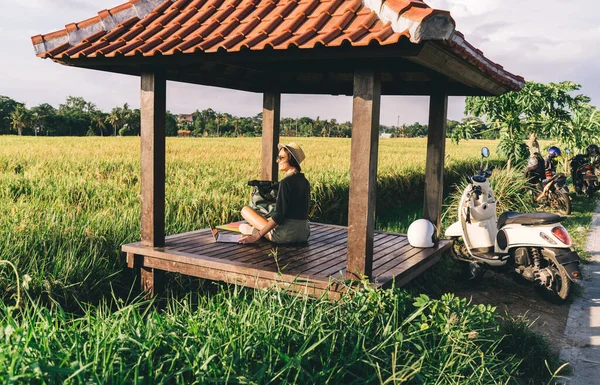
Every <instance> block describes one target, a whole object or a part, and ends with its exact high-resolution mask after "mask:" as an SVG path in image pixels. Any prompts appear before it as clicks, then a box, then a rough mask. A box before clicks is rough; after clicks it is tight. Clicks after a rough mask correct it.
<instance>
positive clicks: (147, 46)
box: [32, 0, 524, 89]
mask: <svg viewBox="0 0 600 385" xmlns="http://www.w3.org/2000/svg"><path fill="white" fill-rule="evenodd" d="M454 28H455V25H454V20H453V19H452V18H451V16H450V14H449V13H448V12H445V11H440V10H436V9H432V8H430V7H429V6H427V5H426V4H425V3H424V2H423V1H421V0H387V1H386V0H129V2H128V3H125V4H122V5H120V6H117V7H115V8H112V9H109V10H103V11H100V12H98V15H97V16H95V17H93V18H90V19H87V20H84V21H81V22H79V23H72V24H68V25H66V26H65V29H63V30H60V31H56V32H52V33H49V34H46V35H37V36H34V37H32V42H33V44H34V48H35V52H36V54H37V55H38V56H39V57H43V58H48V57H50V58H52V59H55V60H64V59H79V58H84V57H92V58H93V57H114V56H119V55H122V56H136V55H143V56H154V55H173V54H175V53H183V54H189V53H197V52H203V53H212V52H217V51H218V50H225V51H227V52H236V51H240V50H244V49H249V50H263V49H265V48H267V47H269V48H272V49H275V50H285V49H287V48H289V47H290V46H296V47H298V48H301V49H310V48H313V47H315V46H317V45H323V46H327V47H337V46H341V45H342V44H344V43H349V44H350V45H352V46H367V45H369V44H371V43H375V42H376V44H379V45H390V44H395V43H397V42H398V41H399V40H401V39H410V41H412V42H413V43H420V42H422V41H435V40H438V41H442V42H444V43H443V44H445V46H446V47H447V49H450V50H451V51H453V52H455V53H456V54H458V55H459V56H460V57H462V58H463V59H465V60H467V61H468V62H470V63H471V64H472V65H474V66H476V67H478V68H479V69H480V70H481V71H482V72H484V73H486V74H487V75H489V76H491V77H493V78H494V79H496V80H497V81H499V82H500V83H502V84H505V85H507V86H508V87H509V88H511V89H520V88H521V87H522V85H523V83H524V80H523V78H521V77H518V76H515V75H512V74H510V73H508V72H506V71H504V70H503V69H502V67H501V66H498V65H497V64H495V63H493V62H491V61H490V60H488V59H486V58H485V57H484V56H483V54H482V53H481V51H479V50H477V49H475V48H474V47H472V46H471V45H470V44H468V43H467V42H466V41H465V40H464V37H463V36H462V35H461V34H460V33H458V32H456V31H455V29H454Z"/></svg>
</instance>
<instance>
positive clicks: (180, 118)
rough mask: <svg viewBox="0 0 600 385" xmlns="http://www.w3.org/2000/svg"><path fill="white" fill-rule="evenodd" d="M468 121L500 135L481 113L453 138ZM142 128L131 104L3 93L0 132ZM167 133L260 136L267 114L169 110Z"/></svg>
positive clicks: (108, 132)
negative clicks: (38, 100)
mask: <svg viewBox="0 0 600 385" xmlns="http://www.w3.org/2000/svg"><path fill="white" fill-rule="evenodd" d="M464 124H468V125H469V127H470V128H471V131H469V133H470V135H471V136H472V137H481V138H485V139H495V138H497V137H498V132H497V131H494V130H490V129H489V127H488V126H487V125H486V124H485V123H484V122H483V121H482V120H481V119H479V118H473V117H467V118H464V119H463V120H462V122H458V121H456V120H448V123H447V132H448V137H452V136H453V135H454V133H455V131H456V132H458V131H457V127H459V126H461V125H464ZM427 129H428V127H427V125H426V124H421V123H418V122H415V123H413V124H410V125H406V124H403V125H400V126H387V125H380V130H379V131H380V133H381V134H388V136H390V137H394V138H415V137H424V136H427ZM280 130H281V135H283V136H305V137H306V136H323V137H341V138H349V137H350V136H351V134H352V123H351V122H338V121H337V120H336V119H329V120H327V119H321V118H319V117H317V118H316V119H312V118H309V117H301V118H289V117H286V118H282V119H281V120H280ZM139 133H140V110H139V109H132V108H130V107H129V105H128V104H124V105H123V106H122V107H115V108H113V109H112V110H111V111H110V112H104V111H102V110H100V109H99V108H98V107H97V106H96V105H95V104H94V103H92V102H90V101H87V100H85V99H84V98H82V97H76V96H69V97H67V99H66V100H65V102H64V103H62V104H60V105H59V106H58V108H54V107H53V106H52V105H50V104H48V103H42V104H40V105H37V106H35V107H32V108H27V107H26V106H25V104H24V103H21V102H18V101H16V100H14V99H12V98H10V97H8V96H1V95H0V134H11V135H36V136H37V135H43V136H128V135H139ZM165 133H166V135H167V136H177V135H178V134H179V135H181V134H184V135H186V136H187V135H192V136H202V137H206V136H210V137H215V136H224V137H237V136H250V137H252V136H260V135H261V134H262V113H259V114H257V115H255V116H253V117H240V116H235V115H232V114H228V113H221V112H217V111H214V110H213V109H211V108H207V109H204V110H196V111H194V112H193V113H191V114H181V115H175V114H172V113H171V112H170V111H167V113H166V126H165Z"/></svg>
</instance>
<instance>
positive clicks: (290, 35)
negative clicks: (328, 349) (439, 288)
mask: <svg viewBox="0 0 600 385" xmlns="http://www.w3.org/2000/svg"><path fill="white" fill-rule="evenodd" d="M32 41H33V45H34V48H35V52H36V54H37V55H38V56H39V57H42V58H51V59H52V60H54V61H56V62H58V63H61V64H64V65H69V66H76V67H82V68H89V69H95V70H101V71H109V72H116V73H121V74H129V75H135V76H139V77H140V78H141V116H142V117H141V162H142V171H141V205H142V210H141V213H142V214H141V241H140V242H137V243H133V244H128V245H123V247H122V250H123V251H124V252H125V253H126V254H127V261H128V264H129V267H131V268H134V267H135V268H140V269H141V275H142V288H143V289H144V290H146V291H148V292H150V293H152V294H153V293H154V291H155V290H156V287H157V286H158V284H159V283H160V282H159V281H160V279H159V276H160V274H159V273H160V272H162V271H172V272H179V273H183V274H188V275H193V276H197V277H201V278H206V279H214V280H222V281H227V282H236V283H239V284H241V285H246V286H251V287H265V286H269V285H271V284H273V283H274V282H280V283H283V284H286V285H288V286H289V287H290V288H291V289H293V290H298V291H304V292H309V293H312V294H319V293H322V292H324V291H329V292H331V293H333V294H336V293H338V292H339V290H342V287H343V285H337V284H336V282H340V281H341V280H344V279H353V280H358V279H364V277H368V278H369V279H370V280H371V282H373V283H374V284H376V285H377V286H382V287H387V286H389V285H391V284H392V283H395V284H396V285H402V284H405V283H406V282H408V281H409V280H410V279H412V278H414V277H415V276H417V275H418V274H420V273H421V272H423V271H424V270H425V269H427V268H428V267H429V266H431V265H432V264H434V263H435V262H437V260H438V259H439V257H440V254H441V253H442V251H443V250H445V249H446V248H448V246H449V243H448V241H445V240H440V241H439V244H438V245H436V247H433V248H429V249H416V248H413V247H411V246H410V245H409V244H408V242H407V240H406V236H404V235H402V234H395V233H383V232H378V231H375V229H374V224H375V189H376V174H377V150H378V131H379V109H380V99H381V95H427V96H429V98H430V108H429V133H428V139H427V140H428V141H427V166H426V176H425V191H424V207H423V215H424V217H425V218H427V219H429V220H431V221H432V222H433V223H435V224H438V229H439V223H440V216H441V207H442V186H443V183H442V182H443V177H444V153H445V137H446V116H447V102H448V96H449V95H501V94H503V93H506V92H508V91H513V90H519V89H521V88H522V86H523V85H524V80H523V78H522V77H519V76H515V75H513V74H511V73H509V72H507V71H505V70H504V69H503V68H502V66H500V65H498V64H496V63H493V62H492V61H490V60H489V59H487V58H486V57H484V55H483V53H482V52H481V51H479V50H478V49H476V48H475V47H473V46H472V45H470V44H469V43H468V42H467V41H466V40H465V38H464V36H463V35H462V34H461V33H459V32H458V31H456V30H455V23H454V20H453V19H452V18H451V16H450V14H449V13H448V12H445V11H440V10H435V9H432V8H430V7H429V6H427V5H426V4H425V3H424V2H422V1H420V0H412V1H410V0H388V1H382V0H363V1H361V0H176V1H173V0H129V2H127V3H125V4H122V5H120V6H117V7H115V8H112V9H109V10H103V11H100V12H98V15H97V16H94V17H92V18H90V19H87V20H84V21H81V22H79V23H72V24H68V25H66V26H65V28H64V29H62V30H60V31H56V32H53V33H49V34H46V35H37V36H34V37H32ZM167 80H174V81H180V82H186V83H194V84H202V85H210V86H216V87H225V88H231V89H237V90H245V91H251V92H260V93H262V94H263V127H262V171H261V178H262V179H269V180H276V179H277V166H276V162H275V160H276V157H277V143H278V141H279V118H280V96H281V94H282V93H303V94H333V95H352V96H353V112H352V145H351V155H350V156H351V167H350V195H349V213H348V227H341V226H333V225H324V224H317V223H314V224H312V236H311V239H310V241H309V243H308V245H304V246H298V245H295V246H279V247H278V250H277V259H278V260H276V261H274V258H273V256H272V255H271V249H272V248H273V247H274V246H273V245H271V244H269V243H268V242H264V243H261V244H258V245H236V244H221V243H215V242H214V240H213V238H212V235H211V232H210V229H203V230H197V231H193V232H190V233H185V234H175V235H170V236H167V237H165V110H166V81H167ZM282 267H283V268H282Z"/></svg>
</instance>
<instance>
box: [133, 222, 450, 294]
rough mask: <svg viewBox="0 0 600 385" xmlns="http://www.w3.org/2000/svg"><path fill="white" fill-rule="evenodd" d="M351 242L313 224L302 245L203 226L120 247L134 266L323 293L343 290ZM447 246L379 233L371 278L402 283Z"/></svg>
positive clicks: (340, 231) (335, 229) (341, 232)
mask: <svg viewBox="0 0 600 385" xmlns="http://www.w3.org/2000/svg"><path fill="white" fill-rule="evenodd" d="M347 241H348V234H347V228H346V227H342V226H334V225H325V224H319V223H311V236H310V239H309V241H308V242H307V243H304V244H297V245H275V244H273V243H270V242H268V241H261V242H259V243H256V244H250V245H238V244H232V243H216V242H215V241H214V239H213V236H212V234H211V232H210V229H204V230H198V231H192V232H189V233H184V234H177V235H171V236H168V237H167V238H166V243H165V247H164V248H152V247H144V246H142V245H141V243H140V242H136V243H131V244H127V245H123V247H122V250H123V251H124V252H126V253H127V258H128V264H129V266H130V267H133V266H134V261H133V260H134V258H136V257H135V256H136V255H137V256H138V257H137V258H138V261H139V260H140V258H142V264H143V266H145V267H148V268H154V269H158V270H165V271H173V272H179V273H183V274H188V275H192V276H196V277H200V278H206V279H213V280H220V281H226V282H231V283H238V284H241V285H244V286H251V287H267V286H270V285H272V284H273V283H275V282H280V283H286V284H288V285H290V286H303V287H305V288H306V287H309V288H310V291H311V293H313V294H319V293H322V292H323V291H330V292H331V291H334V292H335V291H340V290H343V285H342V284H341V282H342V281H343V280H344V275H345V271H346V251H347V248H346V247H347ZM449 246H450V242H449V241H447V240H440V242H439V245H438V246H437V247H432V248H428V249H419V248H414V247H412V246H410V245H409V244H408V240H407V238H406V236H405V235H403V234H397V233H384V232H375V238H374V245H373V254H374V256H373V277H374V278H373V280H372V282H373V283H374V284H376V285H377V286H379V287H389V286H391V285H392V283H393V282H395V284H396V285H397V286H402V285H404V284H406V283H407V282H409V281H410V280H412V279H413V278H415V277H416V276H418V275H419V274H421V273H422V272H423V271H425V270H426V269H427V268H429V267H430V266H432V265H433V264H435V263H436V262H437V261H438V260H439V258H440V256H441V254H442V252H443V251H444V250H446V249H447V248H449ZM294 290H298V288H295V289H294Z"/></svg>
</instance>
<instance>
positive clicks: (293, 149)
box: [277, 142, 306, 164]
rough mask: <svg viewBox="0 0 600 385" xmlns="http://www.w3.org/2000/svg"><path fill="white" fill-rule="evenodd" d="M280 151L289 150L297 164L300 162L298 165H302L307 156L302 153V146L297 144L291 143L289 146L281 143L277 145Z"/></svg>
mask: <svg viewBox="0 0 600 385" xmlns="http://www.w3.org/2000/svg"><path fill="white" fill-rule="evenodd" d="M277 148H278V149H280V150H281V149H282V148H285V149H286V150H288V151H289V152H290V154H292V156H293V157H294V159H296V162H298V164H300V163H302V161H303V160H304V158H306V156H305V155H304V151H302V149H301V148H300V146H298V145H297V144H296V143H294V142H291V143H289V144H281V143H279V144H278V145H277Z"/></svg>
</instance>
